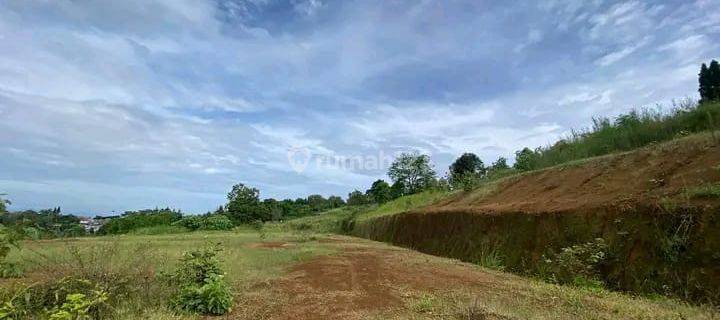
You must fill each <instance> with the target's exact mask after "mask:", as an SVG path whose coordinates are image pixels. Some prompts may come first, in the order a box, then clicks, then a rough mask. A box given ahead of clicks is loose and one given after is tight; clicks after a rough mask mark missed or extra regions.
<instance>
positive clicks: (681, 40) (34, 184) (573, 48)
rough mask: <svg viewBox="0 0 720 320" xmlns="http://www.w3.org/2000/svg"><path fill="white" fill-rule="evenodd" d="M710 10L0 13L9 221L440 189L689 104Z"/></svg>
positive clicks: (1, 182)
mask: <svg viewBox="0 0 720 320" xmlns="http://www.w3.org/2000/svg"><path fill="white" fill-rule="evenodd" d="M719 40H720V1H710V0H697V1H688V0H683V1H667V2H661V1H608V0H605V1H601V0H595V1H592V0H590V1H588V0H541V1H482V0H470V1H460V0H449V1H393V0H378V1H373V0H365V1H329V0H215V1H210V0H208V1H202V0H125V1H109V0H107V1H69V0H58V1H46V0H42V1H40V0H5V1H1V2H0V43H1V44H2V45H0V193H6V194H8V195H7V196H6V197H8V198H10V199H11V200H12V201H13V204H12V206H10V207H9V208H10V209H11V210H22V209H29V208H34V209H41V208H46V207H56V206H61V207H62V208H63V211H64V212H66V213H75V214H83V215H94V214H111V213H112V212H122V211H125V210H133V209H142V208H153V207H166V206H169V207H172V208H178V209H181V210H183V211H185V212H190V213H202V212H205V211H207V210H212V209H214V208H216V207H217V206H219V205H221V204H223V203H224V202H225V196H226V194H227V192H228V191H229V190H230V189H231V186H232V185H233V184H235V183H245V184H247V185H250V186H254V187H256V188H258V189H260V193H261V197H262V198H266V197H274V198H297V197H305V196H307V195H309V194H322V195H325V196H328V195H331V194H335V195H342V196H346V195H347V193H348V192H350V191H352V190H353V189H360V190H365V189H366V188H367V187H368V186H369V185H370V184H371V183H372V181H374V180H376V179H378V178H386V176H385V172H386V169H387V166H388V165H389V162H390V161H391V160H392V157H393V156H394V155H396V154H397V153H398V152H420V153H425V154H428V155H430V157H431V159H432V161H433V163H434V165H435V169H436V171H437V172H438V173H439V174H441V175H442V174H444V173H445V172H446V171H447V167H448V165H449V164H450V163H451V162H452V161H453V160H454V159H455V158H457V157H458V156H459V155H460V154H462V153H464V152H474V153H476V154H478V155H479V156H480V158H481V159H482V160H483V161H484V162H485V163H490V162H492V161H494V160H495V159H497V158H498V157H500V156H504V157H507V158H509V159H511V162H512V158H513V154H514V152H515V151H516V150H518V149H521V148H522V147H525V146H529V147H537V146H542V145H547V144H549V143H551V142H553V141H555V140H556V139H558V138H561V137H563V136H564V135H566V134H567V133H568V132H569V131H570V130H571V129H573V128H575V129H578V128H583V127H586V126H588V125H589V124H590V123H591V120H592V117H593V116H609V117H612V116H614V115H617V114H619V113H622V112H625V111H627V110H629V109H630V108H633V107H643V106H645V107H648V106H649V107H653V106H656V105H658V104H660V105H663V106H666V107H668V106H671V105H672V103H673V101H679V100H682V99H687V98H690V99H694V98H696V96H697V74H698V71H699V65H700V63H702V62H708V61H709V60H710V59H712V58H715V59H717V58H718V57H719V56H718V54H719V52H720V41H719Z"/></svg>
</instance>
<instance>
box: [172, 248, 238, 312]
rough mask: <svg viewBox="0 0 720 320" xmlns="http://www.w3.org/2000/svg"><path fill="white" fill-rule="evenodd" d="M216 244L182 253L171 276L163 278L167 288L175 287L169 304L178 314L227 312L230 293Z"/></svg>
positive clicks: (230, 300)
mask: <svg viewBox="0 0 720 320" xmlns="http://www.w3.org/2000/svg"><path fill="white" fill-rule="evenodd" d="M221 251H222V249H221V248H220V246H219V244H212V245H209V246H206V247H205V248H202V249H199V250H192V251H188V252H185V253H183V256H182V258H181V259H180V265H179V266H178V268H177V270H175V272H174V273H172V274H169V275H166V279H167V281H168V282H169V283H170V284H171V285H175V286H177V287H179V290H178V292H177V293H176V294H175V295H174V296H173V297H172V298H171V300H170V304H171V305H172V306H173V307H174V308H175V309H178V310H182V311H187V312H192V313H201V314H211V315H221V314H225V313H227V312H228V311H230V307H231V305H232V293H231V292H230V287H229V286H228V284H227V283H226V280H225V278H224V277H225V275H224V272H223V270H222V268H221V266H220V260H219V259H218V254H219V253H220V252H221Z"/></svg>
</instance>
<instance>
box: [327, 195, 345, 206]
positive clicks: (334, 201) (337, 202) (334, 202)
mask: <svg viewBox="0 0 720 320" xmlns="http://www.w3.org/2000/svg"><path fill="white" fill-rule="evenodd" d="M327 202H328V205H329V207H330V208H331V209H335V208H340V207H342V206H344V205H345V200H343V199H342V198H340V197H338V196H329V197H328V199H327Z"/></svg>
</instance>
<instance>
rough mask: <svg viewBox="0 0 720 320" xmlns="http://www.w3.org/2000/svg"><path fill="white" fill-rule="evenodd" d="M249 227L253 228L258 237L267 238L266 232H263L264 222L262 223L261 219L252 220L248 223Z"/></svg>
mask: <svg viewBox="0 0 720 320" xmlns="http://www.w3.org/2000/svg"><path fill="white" fill-rule="evenodd" d="M250 227H252V228H253V230H255V231H256V232H257V233H258V237H260V239H265V238H267V233H266V232H265V223H263V222H262V221H261V220H253V222H251V223H250Z"/></svg>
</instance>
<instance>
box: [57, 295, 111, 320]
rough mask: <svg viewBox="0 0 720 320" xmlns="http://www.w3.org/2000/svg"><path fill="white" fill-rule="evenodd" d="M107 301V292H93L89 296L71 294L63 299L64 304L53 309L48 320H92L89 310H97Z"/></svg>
mask: <svg viewBox="0 0 720 320" xmlns="http://www.w3.org/2000/svg"><path fill="white" fill-rule="evenodd" d="M107 300H108V294H107V292H104V291H101V290H94V291H93V292H92V295H91V296H89V297H88V296H86V295H85V294H82V293H73V294H69V295H67V296H66V297H65V302H64V303H63V304H62V305H61V306H60V307H56V308H55V309H53V310H52V311H51V312H50V314H49V319H50V320H85V319H92V317H91V316H90V310H91V309H92V308H97V307H98V306H100V305H102V304H104V303H105V302H106V301H107Z"/></svg>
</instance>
